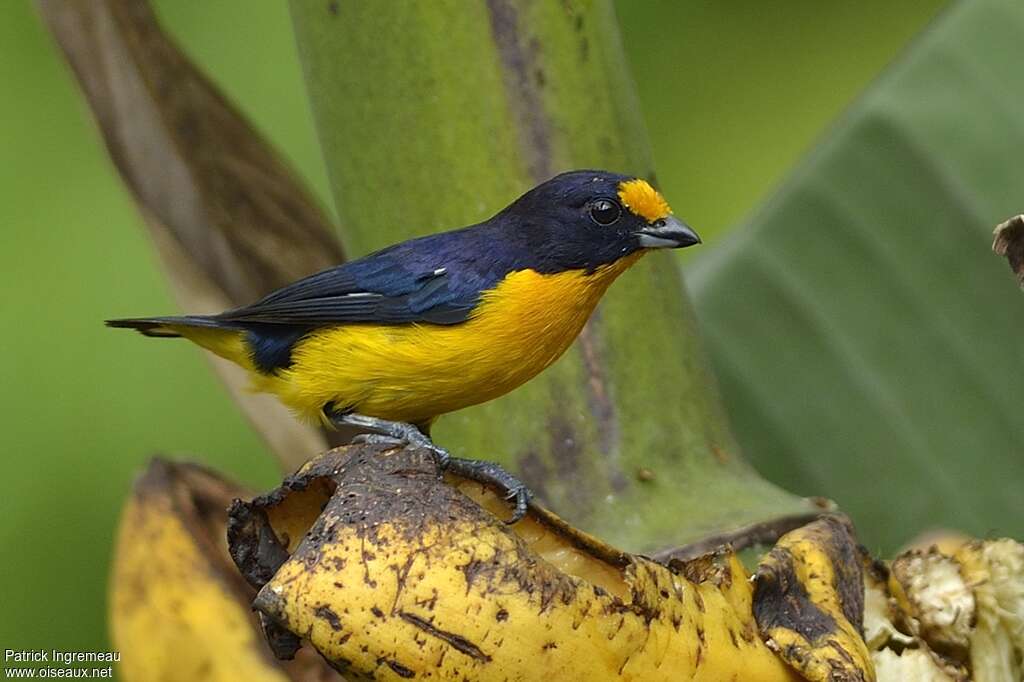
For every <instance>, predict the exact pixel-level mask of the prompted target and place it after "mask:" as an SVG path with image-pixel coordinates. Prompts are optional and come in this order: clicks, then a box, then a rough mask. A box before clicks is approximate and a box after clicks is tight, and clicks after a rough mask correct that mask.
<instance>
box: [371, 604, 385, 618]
mask: <svg viewBox="0 0 1024 682" xmlns="http://www.w3.org/2000/svg"><path fill="white" fill-rule="evenodd" d="M370 613H372V614H373V615H374V616H375V617H377V618H383V617H384V612H383V611H381V610H380V609H379V608H377V607H376V606H374V607H373V608H372V609H370Z"/></svg>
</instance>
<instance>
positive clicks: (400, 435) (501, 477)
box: [324, 406, 533, 524]
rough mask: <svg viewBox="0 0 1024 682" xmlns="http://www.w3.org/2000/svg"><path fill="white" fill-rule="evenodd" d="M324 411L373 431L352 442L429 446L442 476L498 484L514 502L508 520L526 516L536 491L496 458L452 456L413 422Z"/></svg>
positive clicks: (335, 419) (338, 422)
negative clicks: (531, 490) (501, 464)
mask: <svg viewBox="0 0 1024 682" xmlns="http://www.w3.org/2000/svg"><path fill="white" fill-rule="evenodd" d="M324 414H325V415H326V416H327V418H328V419H329V420H330V421H331V422H333V423H334V424H336V425H343V426H352V427H356V428H360V429H367V430H369V431H371V433H363V434H360V435H358V436H356V437H355V438H353V439H352V442H353V443H357V442H358V443H382V444H386V445H402V444H408V445H410V446H412V447H415V448H423V449H424V450H429V451H430V453H431V454H432V455H433V456H434V462H435V465H436V466H437V475H438V477H441V476H443V475H444V473H445V472H446V471H450V472H452V473H453V474H456V475H458V476H462V477H463V478H468V479H470V480H473V481H477V482H478V483H483V484H484V485H490V486H495V487H497V488H499V489H500V490H502V491H503V492H504V497H505V499H506V500H508V501H509V502H512V501H514V502H515V504H514V506H513V511H512V517H511V518H510V519H508V520H507V521H506V522H505V523H508V524H513V523H516V522H518V521H520V520H522V518H523V517H524V516H526V512H527V510H528V509H529V506H530V499H531V498H532V497H533V494H532V493H531V492H530V490H529V489H528V488H527V487H526V486H525V485H523V482H522V481H520V480H519V479H518V478H516V477H515V476H513V475H512V474H510V473H508V472H507V471H505V469H503V468H502V467H500V466H499V465H497V464H494V463H493V462H483V461H480V460H475V459H462V458H461V457H452V456H451V454H450V453H449V452H448V451H447V450H445V449H444V448H442V447H439V446H437V445H435V444H434V442H433V441H432V440H430V438H428V437H427V436H426V434H424V433H423V432H422V431H420V430H419V429H418V428H416V427H415V426H414V425H412V424H406V423H404V422H394V421H388V420H386V419H378V418H376V417H367V416H365V415H361V414H354V413H337V412H335V411H334V410H333V409H330V407H329V406H328V408H325V409H324Z"/></svg>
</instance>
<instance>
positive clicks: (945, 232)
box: [687, 0, 1024, 550]
mask: <svg viewBox="0 0 1024 682" xmlns="http://www.w3.org/2000/svg"><path fill="white" fill-rule="evenodd" d="M1022 35H1024V4H1021V3H1019V2H1016V1H1015V0H984V1H975V2H962V3H960V4H958V5H955V6H954V7H953V8H951V9H950V10H949V11H947V12H946V13H945V14H944V15H942V16H941V17H940V18H939V19H938V20H937V21H936V22H935V24H934V25H933V26H932V27H931V28H930V29H929V30H928V31H927V32H926V33H925V34H924V35H923V36H922V37H921V38H919V39H918V40H917V41H916V43H915V44H914V45H913V46H912V47H911V49H910V50H909V51H908V53H907V54H906V55H905V57H904V58H903V59H902V60H901V61H900V62H899V63H897V64H896V65H895V66H893V67H892V68H891V69H890V70H889V72H888V73H887V74H886V75H885V76H884V77H883V78H882V79H880V80H879V82H878V83H876V84H875V85H874V86H873V87H871V88H870V89H869V91H868V92H867V94H866V95H864V96H863V98H862V99H861V100H860V101H859V102H858V103H857V105H856V106H855V107H854V108H853V110H852V111H851V112H849V114H848V115H847V116H846V117H845V118H844V119H843V120H842V121H841V122H840V124H839V125H838V126H837V127H836V128H835V129H834V130H833V131H832V133H831V134H830V135H828V137H827V139H825V140H824V141H823V142H822V144H821V145H820V147H819V148H818V149H817V151H816V152H815V153H813V154H812V155H811V156H810V158H809V159H807V160H806V161H805V162H804V163H803V164H802V165H801V166H800V167H799V168H798V169H797V170H796V172H794V173H793V175H792V176H791V177H790V178H789V180H788V181H787V182H785V183H784V185H783V186H782V188H781V189H780V190H779V191H778V193H777V194H776V196H775V197H774V198H773V199H771V200H770V201H769V202H768V203H767V205H766V206H765V207H764V208H763V209H761V210H760V211H759V212H758V213H756V215H754V216H753V218H752V219H751V220H750V221H749V223H748V224H747V225H745V226H744V227H743V229H741V230H738V231H736V232H734V233H733V236H732V239H731V240H730V241H728V242H727V243H726V244H725V245H724V246H722V247H720V248H719V249H718V250H717V251H715V252H713V253H711V254H705V257H704V258H703V259H699V262H698V263H696V264H695V265H693V266H691V267H690V268H689V271H688V276H687V283H688V285H689V287H690V290H691V292H692V294H693V295H694V297H695V299H696V306H697V310H698V318H699V319H700V321H701V327H702V331H703V332H704V334H705V338H706V341H707V346H708V348H709V349H710V350H711V354H712V356H713V362H714V365H715V367H716V369H717V372H718V376H719V378H720V381H721V384H722V391H723V393H724V396H725V400H726V403H727V407H728V409H729V411H730V414H731V417H732V422H733V425H734V427H735V430H736V433H737V437H738V439H739V440H740V443H741V445H742V447H743V449H744V450H745V453H746V454H747V456H748V457H750V458H751V459H752V460H753V461H754V463H755V465H756V466H757V467H758V468H759V469H760V470H761V471H762V472H763V473H764V474H765V475H766V476H767V477H768V478H769V479H771V480H773V481H775V482H777V483H780V484H782V485H784V486H785V487H787V488H789V489H791V490H793V491H794V492H798V493H802V494H820V495H827V496H829V497H832V498H834V499H835V500H837V501H838V502H839V503H840V505H841V507H842V508H843V509H844V510H845V511H847V512H849V513H850V514H851V515H852V516H853V518H854V520H855V521H856V523H857V527H858V530H859V532H860V534H861V537H862V539H863V540H865V541H866V542H869V543H871V544H872V545H874V546H878V547H881V548H884V549H885V550H892V549H893V548H895V547H896V546H897V545H898V544H899V543H900V542H903V541H906V540H907V539H908V538H909V537H910V536H911V535H912V534H914V533H916V532H919V531H920V530H922V529H924V528H925V527H934V526H945V527H952V528H959V529H962V530H965V531H968V532H969V533H972V534H976V535H990V534H1010V535H1016V536H1018V537H1019V536H1020V535H1021V534H1022V533H1024V420H1022V419H1021V414H1022V413H1021V409H1020V404H1021V378H1022V377H1024V344H1022V343H1021V338H1022V337H1024V297H1022V296H1021V292H1020V291H1019V290H1018V288H1017V287H1016V286H1015V283H1014V281H1013V278H1012V275H1010V274H1009V273H1008V272H1007V270H1006V265H1005V263H1003V262H1001V260H1000V259H999V258H997V257H996V256H994V255H993V254H992V252H991V250H990V245H991V242H992V229H993V227H994V226H995V225H996V224H997V223H999V222H1000V221H1002V220H1003V219H1005V218H1007V217H1008V216H1010V215H1012V214H1015V213H1019V212H1020V210H1021V208H1022V207H1024V181H1022V179H1024V178H1022V175H1021V170H1020V167H1021V149H1022V148H1024V69H1021V36H1022ZM753 153H756V150H755V151H754V152H753Z"/></svg>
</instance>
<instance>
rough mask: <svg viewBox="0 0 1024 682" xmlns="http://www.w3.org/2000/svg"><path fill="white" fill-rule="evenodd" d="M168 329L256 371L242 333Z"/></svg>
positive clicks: (183, 328)
mask: <svg viewBox="0 0 1024 682" xmlns="http://www.w3.org/2000/svg"><path fill="white" fill-rule="evenodd" d="M167 328H168V329H169V330H171V331H173V332H175V333H176V334H181V335H182V336H183V337H184V338H186V339H188V340H189V341H191V342H192V343H194V344H196V345H197V346H202V347H203V348H205V349H206V350H208V351H210V352H212V353H214V354H215V355H219V356H221V357H222V358H224V359H226V360H230V361H231V362H234V363H235V364H238V365H241V366H242V367H244V368H246V369H247V370H249V371H251V372H255V371H256V369H255V367H254V365H253V364H252V358H251V357H250V355H249V349H248V348H247V347H246V345H245V339H244V338H243V335H242V333H241V332H237V331H232V330H230V329H213V328H209V327H186V326H183V325H168V326H167Z"/></svg>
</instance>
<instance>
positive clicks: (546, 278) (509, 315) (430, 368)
mask: <svg viewBox="0 0 1024 682" xmlns="http://www.w3.org/2000/svg"><path fill="white" fill-rule="evenodd" d="M641 255H643V251H639V252H637V253H635V254H632V255H630V256H627V257H625V258H621V259H619V260H618V261H616V262H614V263H611V264H609V265H606V266H602V267H600V268H598V269H597V270H595V271H594V272H592V273H590V274H586V273H585V272H584V271H582V270H570V271H566V272H561V273H557V274H553V275H542V274H540V273H537V272H535V271H533V270H520V271H517V272H514V273H511V274H510V275H508V276H507V277H506V278H505V279H504V280H503V281H502V282H501V283H500V284H499V285H498V286H497V287H495V288H494V289H492V290H490V291H486V292H484V294H483V297H482V300H481V302H480V304H479V305H478V306H477V308H476V310H474V311H473V314H472V315H471V316H470V318H469V320H467V321H466V322H463V323H461V324H456V325H435V324H425V323H424V324H407V325H383V324H367V323H358V324H344V325H337V326H332V327H324V328H322V329H319V330H317V331H314V332H312V333H311V334H310V335H309V336H307V337H306V338H304V339H302V340H301V341H299V342H298V343H297V344H296V346H295V348H294V349H293V350H292V365H291V367H289V368H287V369H283V370H279V371H278V372H277V373H276V374H263V373H260V372H258V371H256V370H255V368H254V365H253V363H252V360H251V358H250V356H249V350H248V348H247V347H246V345H245V343H244V340H243V338H242V335H241V334H240V333H239V332H233V331H222V330H214V329H202V328H187V327H173V328H172V329H173V330H174V331H175V332H177V333H179V334H181V335H182V336H184V337H185V338H187V339H189V340H191V341H193V342H194V343H196V344H198V345H200V346H202V347H204V348H206V349H208V350H210V351H212V352H214V353H216V354H217V355H220V356H221V357H224V358H227V359H228V360H231V361H233V362H235V363H237V364H239V365H242V366H243V367H245V368H246V369H248V370H249V371H250V372H251V373H252V377H253V388H254V389H255V390H258V391H264V392H268V393H273V394H276V395H277V396H278V397H279V398H280V399H281V401H282V402H283V403H284V404H286V405H287V406H288V407H290V408H291V409H293V410H294V411H295V412H296V413H297V414H299V415H300V416H302V417H305V418H307V419H310V420H314V421H315V420H318V419H320V418H321V411H322V409H323V407H324V405H326V404H327V403H334V404H335V405H336V406H337V407H338V408H339V409H346V410H347V409H351V410H354V411H356V412H358V413H360V414H365V415H369V416H373V417H380V418H382V419H390V420H395V421H404V422H409V423H414V424H428V423H430V422H431V421H432V420H433V419H434V418H435V417H437V416H439V415H442V414H445V413H448V412H454V411H455V410H459V409H462V408H464V407H468V406H470V405H476V404H478V403H483V402H487V401H488V400H492V399H494V398H497V397H498V396H501V395H504V394H505V393H508V392H509V391H511V390H512V389H514V388H516V387H517V386H520V385H521V384H523V383H525V382H526V381H529V380H530V379H532V378H533V377H534V376H536V375H537V374H538V373H539V372H541V371H542V370H543V369H544V368H545V367H547V366H548V365H550V364H551V363H552V362H554V361H555V360H557V359H558V357H559V356H560V355H561V354H562V353H564V352H565V350H566V349H567V348H568V347H569V345H570V344H572V342H573V340H574V339H575V338H576V336H577V335H578V334H579V332H580V330H581V329H582V328H583V325H584V324H585V323H586V321H587V319H588V318H589V317H590V314H591V312H593V310H594V307H595V306H596V305H597V302H598V301H599V300H600V299H601V296H602V295H603V294H604V292H605V290H607V288H608V286H609V285H610V284H611V283H612V281H614V279H615V278H616V277H618V276H619V274H621V273H622V272H623V271H624V270H626V269H627V268H628V267H629V266H630V265H632V264H633V263H634V262H636V261H637V259H639V258H640V256H641Z"/></svg>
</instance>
